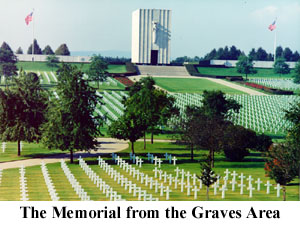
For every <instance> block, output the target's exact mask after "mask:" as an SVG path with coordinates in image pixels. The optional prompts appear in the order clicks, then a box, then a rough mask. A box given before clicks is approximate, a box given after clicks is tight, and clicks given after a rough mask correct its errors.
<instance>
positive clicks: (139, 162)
mask: <svg viewBox="0 0 300 225" xmlns="http://www.w3.org/2000/svg"><path fill="white" fill-rule="evenodd" d="M143 162H144V160H142V159H141V158H139V159H138V160H137V163H138V164H139V167H140V168H141V167H142V163H143Z"/></svg>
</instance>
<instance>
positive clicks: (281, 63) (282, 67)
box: [273, 57, 291, 75]
mask: <svg viewBox="0 0 300 225" xmlns="http://www.w3.org/2000/svg"><path fill="white" fill-rule="evenodd" d="M273 67H274V72H275V73H276V74H280V75H282V74H289V73H290V72H291V69H290V68H289V65H288V64H287V63H286V62H285V59H284V58H282V57H278V58H276V61H275V63H274V65H273Z"/></svg>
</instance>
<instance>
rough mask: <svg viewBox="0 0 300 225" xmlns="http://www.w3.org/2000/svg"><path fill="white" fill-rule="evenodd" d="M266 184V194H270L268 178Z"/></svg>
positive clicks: (270, 185)
mask: <svg viewBox="0 0 300 225" xmlns="http://www.w3.org/2000/svg"><path fill="white" fill-rule="evenodd" d="M265 186H267V194H270V187H272V184H270V181H269V180H268V181H267V183H266V184H265Z"/></svg>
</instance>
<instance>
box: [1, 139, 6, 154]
mask: <svg viewBox="0 0 300 225" xmlns="http://www.w3.org/2000/svg"><path fill="white" fill-rule="evenodd" d="M5 149H6V142H2V153H5Z"/></svg>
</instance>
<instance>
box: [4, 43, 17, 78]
mask: <svg viewBox="0 0 300 225" xmlns="http://www.w3.org/2000/svg"><path fill="white" fill-rule="evenodd" d="M16 63H17V57H16V56H15V55H14V53H13V51H12V50H11V48H10V47H9V45H8V44H7V43H5V42H3V44H2V45H1V47H0V80H1V75H3V76H5V78H6V79H5V83H6V81H7V79H8V78H11V77H13V76H16V75H17V66H16Z"/></svg>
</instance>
